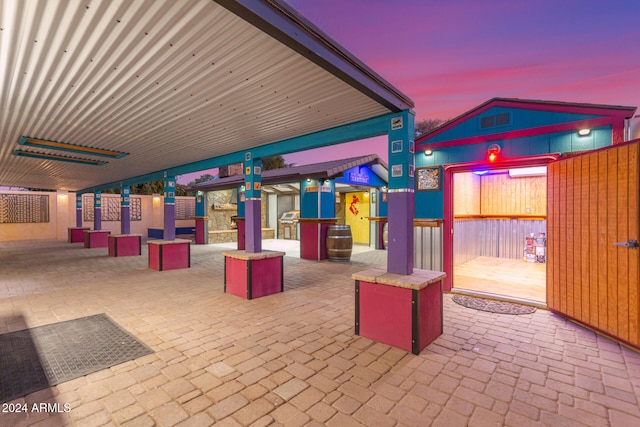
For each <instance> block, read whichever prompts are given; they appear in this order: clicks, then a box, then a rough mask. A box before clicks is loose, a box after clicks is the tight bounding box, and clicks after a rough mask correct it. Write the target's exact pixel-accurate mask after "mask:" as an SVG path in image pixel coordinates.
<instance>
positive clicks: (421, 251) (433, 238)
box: [413, 226, 443, 271]
mask: <svg viewBox="0 0 640 427" xmlns="http://www.w3.org/2000/svg"><path fill="white" fill-rule="evenodd" d="M413 241H414V256H413V264H414V267H415V268H419V269H422V270H435V271H442V270H443V264H442V226H440V227H414V228H413Z"/></svg>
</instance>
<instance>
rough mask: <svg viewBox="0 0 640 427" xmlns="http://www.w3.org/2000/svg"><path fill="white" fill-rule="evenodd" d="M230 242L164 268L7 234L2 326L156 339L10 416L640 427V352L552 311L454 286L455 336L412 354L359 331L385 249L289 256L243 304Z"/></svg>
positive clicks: (3, 419)
mask: <svg viewBox="0 0 640 427" xmlns="http://www.w3.org/2000/svg"><path fill="white" fill-rule="evenodd" d="M223 250H224V248H216V247H214V246H192V252H191V254H192V260H191V268H190V269H184V270H173V271H165V272H158V271H155V270H151V269H149V268H148V267H147V256H146V255H147V253H146V248H143V255H142V256H141V257H126V258H113V257H109V256H107V252H106V249H83V248H81V247H80V245H71V244H68V243H64V242H51V241H47V242H29V243H22V242H12V243H0V333H3V332H8V331H14V330H18V329H23V328H25V327H34V326H39V325H43V324H49V323H54V322H59V321H63V320H69V319H74V318H78V317H82V316H88V315H91V314H96V313H106V314H108V315H109V316H110V317H111V318H112V319H114V320H115V321H116V322H117V323H119V324H120V325H121V326H122V327H124V328H126V329H127V330H128V331H129V332H131V333H133V334H134V335H136V336H137V337H138V338H139V339H141V340H142V341H144V342H145V343H146V344H147V345H149V346H150V347H152V348H153V349H154V350H155V353H153V354H151V355H148V356H145V357H143V358H140V359H137V360H135V361H131V362H127V363H124V364H121V365H118V366H114V367H112V368H110V369H106V370H103V371H99V372H97V373H94V374H91V375H88V376H86V377H82V378H79V379H76V380H73V381H69V382H67V383H63V384H61V385H58V386H56V387H52V388H50V389H47V390H43V391H40V392H37V393H33V394H30V395H28V396H26V397H25V398H24V399H17V400H15V401H13V402H14V403H22V402H26V403H27V404H28V406H29V407H31V405H32V404H33V403H43V402H49V403H59V404H60V405H61V407H62V405H64V404H68V407H69V408H70V411H69V412H66V413H48V412H29V413H27V414H24V413H22V414H19V413H0V425H2V426H5V425H6V426H14V425H15V426H20V425H37V426H59V425H77V426H100V425H122V426H152V425H158V426H174V425H179V426H208V425H213V424H215V425H220V426H237V425H243V426H246V425H255V426H263V425H285V426H297V425H328V426H350V425H365V426H394V425H410V426H423V425H434V426H438V425H443V426H466V425H471V426H490V425H496V426H501V425H509V426H518V427H524V426H530V425H553V426H570V425H576V426H582V425H596V426H607V425H611V426H624V427H628V426H634V425H640V409H639V407H638V406H639V399H640V354H638V353H636V352H633V351H631V350H628V349H626V348H624V347H621V346H620V345H618V344H616V343H613V342H611V341H609V340H608V339H606V338H603V337H600V336H597V335H595V334H594V333H592V332H590V331H588V330H586V329H583V328H580V327H578V326H575V325H574V324H572V323H569V322H567V321H565V320H563V319H561V318H559V317H556V316H554V315H552V314H550V313H549V312H547V311H543V310H538V311H536V313H534V314H532V315H523V316H509V315H497V314H491V313H484V312H479V311H474V310H470V309H467V308H463V307H461V306H458V305H457V304H455V303H453V302H452V301H451V296H450V295H446V296H445V301H444V308H445V312H444V335H442V336H441V337H440V338H438V339H437V340H436V341H435V343H434V344H432V345H430V346H429V347H427V349H425V350H424V351H423V352H422V353H421V354H420V355H419V356H414V355H412V354H410V353H407V352H404V351H402V350H399V349H395V348H392V347H389V346H387V345H384V344H379V343H375V342H372V341H371V340H369V339H367V338H362V337H358V336H355V335H354V333H353V323H354V320H353V319H354V285H353V281H352V279H351V273H353V272H357V271H360V270H363V269H365V268H368V267H370V266H380V265H383V264H384V263H385V260H386V253H385V252H383V251H373V252H368V253H361V254H355V255H354V256H353V257H352V262H351V263H331V262H314V261H305V260H300V259H297V258H291V257H286V258H285V261H284V266H285V292H283V293H279V294H274V295H271V296H268V297H264V298H259V299H255V300H245V299H242V298H238V297H235V296H232V295H229V294H225V293H224V292H223V256H222V251H223ZM0 381H1V379H0ZM4 408H5V407H4V406H3V409H4Z"/></svg>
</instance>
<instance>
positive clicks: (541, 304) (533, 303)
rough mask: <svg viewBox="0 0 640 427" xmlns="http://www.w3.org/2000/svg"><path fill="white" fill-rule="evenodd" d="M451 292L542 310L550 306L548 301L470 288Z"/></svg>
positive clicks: (456, 289)
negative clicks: (471, 289)
mask: <svg viewBox="0 0 640 427" xmlns="http://www.w3.org/2000/svg"><path fill="white" fill-rule="evenodd" d="M451 293H452V294H460V295H467V296H470V297H478V298H488V299H493V300H497V301H505V302H512V303H515V304H522V305H528V306H532V307H536V308H539V309H542V310H548V307H547V304H546V303H544V302H542V301H535V300H531V299H526V298H517V297H510V296H506V295H498V294H492V293H489V292H479V291H470V290H468V289H460V288H453V289H451Z"/></svg>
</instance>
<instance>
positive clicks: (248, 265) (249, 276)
mask: <svg viewBox="0 0 640 427" xmlns="http://www.w3.org/2000/svg"><path fill="white" fill-rule="evenodd" d="M223 255H224V257H225V258H224V291H225V292H227V293H230V294H232V295H236V296H239V297H242V298H246V299H253V298H259V297H263V296H266V295H271V294H275V293H278V292H282V291H283V290H284V269H283V256H284V252H271V251H263V252H256V253H248V252H245V251H234V252H233V253H229V252H225V253H223Z"/></svg>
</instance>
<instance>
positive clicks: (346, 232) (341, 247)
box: [327, 225, 353, 261]
mask: <svg viewBox="0 0 640 427" xmlns="http://www.w3.org/2000/svg"><path fill="white" fill-rule="evenodd" d="M352 247H353V239H352V237H351V227H350V226H348V225H331V226H329V229H328V230H327V255H328V257H329V260H331V261H349V260H350V259H351V248H352Z"/></svg>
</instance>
